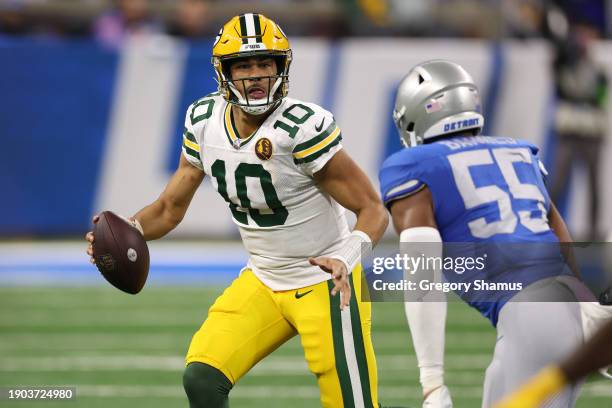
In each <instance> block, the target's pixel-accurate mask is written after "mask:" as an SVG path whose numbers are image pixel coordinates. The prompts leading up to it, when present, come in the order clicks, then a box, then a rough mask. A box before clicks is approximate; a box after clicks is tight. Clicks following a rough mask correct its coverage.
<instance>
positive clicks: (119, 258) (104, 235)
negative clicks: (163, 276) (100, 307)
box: [93, 211, 149, 295]
mask: <svg viewBox="0 0 612 408" xmlns="http://www.w3.org/2000/svg"><path fill="white" fill-rule="evenodd" d="M93 236H94V241H93V257H94V259H95V262H96V266H97V267H98V270H99V271H100V273H101V274H102V275H103V276H104V277H105V278H106V280H107V281H108V282H110V284H111V285H113V286H114V287H116V288H117V289H120V290H122V291H124V292H127V293H131V294H133V295H135V294H136V293H138V292H140V291H141V290H142V288H143V286H144V285H145V282H146V281H147V276H148V274H149V248H148V247H147V242H146V241H145V240H144V237H143V236H142V234H141V233H140V231H139V230H138V229H137V228H136V227H134V226H132V225H131V224H129V223H128V222H126V220H125V219H124V218H122V217H120V216H118V215H117V214H115V213H113V212H111V211H104V212H102V213H101V214H100V215H99V220H98V222H96V223H95V224H94V229H93Z"/></svg>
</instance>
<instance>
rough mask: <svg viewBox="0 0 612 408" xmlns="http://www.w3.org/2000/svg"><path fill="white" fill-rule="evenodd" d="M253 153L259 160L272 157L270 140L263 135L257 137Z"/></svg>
mask: <svg viewBox="0 0 612 408" xmlns="http://www.w3.org/2000/svg"><path fill="white" fill-rule="evenodd" d="M255 154H256V155H257V157H259V158H260V159H261V160H264V161H265V160H270V157H272V142H271V141H270V139H267V138H265V137H262V138H261V139H259V140H258V141H257V143H256V144H255Z"/></svg>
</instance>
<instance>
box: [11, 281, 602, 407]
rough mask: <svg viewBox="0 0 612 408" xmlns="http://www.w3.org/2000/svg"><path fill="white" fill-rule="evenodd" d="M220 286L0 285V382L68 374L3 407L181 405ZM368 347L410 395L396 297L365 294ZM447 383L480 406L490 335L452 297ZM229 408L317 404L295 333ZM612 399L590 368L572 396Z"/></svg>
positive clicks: (39, 382) (406, 343)
mask: <svg viewBox="0 0 612 408" xmlns="http://www.w3.org/2000/svg"><path fill="white" fill-rule="evenodd" d="M220 291H221V288H219V287H216V288H214V289H211V288H195V287H147V288H145V290H144V291H143V292H142V293H141V294H139V295H137V296H131V295H125V294H123V293H120V292H119V291H117V290H115V289H113V288H110V287H97V286H94V287H84V288H33V287H13V288H2V289H0V386H9V385H20V386H23V385H36V386H43V385H46V386H49V385H71V386H76V389H77V399H76V401H72V402H64V403H52V402H45V403H41V402H36V403H33V402H25V403H24V402H19V403H18V402H14V403H13V402H8V401H6V400H4V401H0V406H2V407H4V406H7V407H10V406H16V407H29V406H32V407H42V406H44V407H57V406H66V407H72V408H77V407H87V408H94V407H104V408H108V407H112V408H124V407H126V408H127V407H149V408H154V407H186V406H187V403H186V398H185V396H184V394H183V389H182V385H181V375H182V369H183V355H184V353H185V351H186V348H187V346H188V344H189V341H190V338H191V335H192V333H193V332H194V331H195V330H196V329H197V328H198V327H199V325H200V324H201V322H202V320H203V319H204V316H205V314H206V311H207V308H208V307H209V305H210V304H211V302H212V301H213V300H214V298H215V297H216V296H217V295H218V294H219V293H220ZM373 313H374V315H373V320H374V346H375V348H376V353H377V358H378V368H379V394H380V396H381V402H382V403H383V404H384V405H392V404H395V405H403V406H412V407H417V406H420V402H419V400H420V398H419V394H420V389H419V386H418V381H417V378H418V376H417V369H416V363H415V357H414V353H413V351H412V347H411V340H410V335H409V333H408V329H407V324H406V321H405V318H404V316H403V309H402V305H401V304H400V303H384V304H382V303H377V304H375V305H374V311H373ZM448 322H449V324H448V329H447V354H446V367H447V371H446V372H447V377H446V378H447V383H448V385H449V386H450V388H451V392H452V394H453V396H454V401H455V406H456V407H458V408H461V407H465V408H467V407H469V408H473V407H479V406H480V398H481V392H482V388H481V387H482V381H483V376H484V370H485V368H486V366H487V365H488V363H489V361H490V357H491V352H492V348H493V344H494V341H495V334H494V331H493V329H492V328H491V327H490V326H489V324H488V323H487V322H486V321H485V320H484V319H483V318H481V317H480V316H479V315H478V314H477V313H476V312H474V311H472V310H470V309H468V308H467V307H466V306H465V305H463V304H460V303H451V304H450V309H449V318H448ZM230 401H231V405H232V406H234V407H253V408H255V407H279V408H280V407H287V406H291V407H292V408H301V407H316V406H318V390H317V388H316V384H315V379H314V377H313V376H312V375H311V374H310V373H309V372H308V370H307V368H306V365H305V363H304V362H303V359H302V351H301V348H300V345H299V342H298V340H297V338H295V339H293V340H291V341H290V342H288V343H287V344H285V345H284V346H283V347H281V348H280V349H279V350H277V351H276V352H275V353H273V354H272V355H271V356H269V357H268V358H267V359H265V360H264V361H263V362H261V363H260V364H258V365H257V366H256V367H255V368H254V369H253V370H252V371H251V372H250V373H249V374H248V375H247V376H246V377H245V378H243V379H242V380H241V381H240V382H239V383H238V385H237V386H236V387H235V388H234V390H233V391H232V393H231V397H230ZM610 406H612V381H607V380H603V379H601V380H600V379H599V378H593V379H591V380H590V381H589V382H588V384H587V385H586V386H585V388H584V391H583V393H582V396H581V398H580V400H579V403H578V407H583V408H586V407H601V408H604V407H610Z"/></svg>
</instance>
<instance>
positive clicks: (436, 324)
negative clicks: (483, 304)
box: [400, 227, 447, 394]
mask: <svg viewBox="0 0 612 408" xmlns="http://www.w3.org/2000/svg"><path fill="white" fill-rule="evenodd" d="M400 249H401V253H402V255H408V256H411V257H421V256H423V255H424V256H425V257H426V258H427V257H434V258H442V238H441V237H440V233H439V232H438V230H437V229H435V228H431V227H416V228H409V229H406V230H404V231H402V233H401V235H400ZM433 269H434V270H430V271H428V272H427V273H428V274H430V275H433V276H431V277H430V278H428V280H430V281H436V282H441V281H442V271H441V270H439V269H436V268H433ZM407 273H409V272H407ZM421 278H423V277H421ZM404 307H405V310H406V318H407V319H408V325H409V326H410V332H411V334H412V342H413V344H414V350H415V352H416V356H417V361H418V365H419V370H420V381H421V386H422V387H423V393H424V394H425V393H427V392H429V391H431V390H432V389H435V388H437V387H440V386H442V385H443V384H444V340H445V326H446V309H447V305H446V297H445V296H443V295H441V294H439V293H428V294H426V295H424V296H422V297H420V301H418V302H406V303H404Z"/></svg>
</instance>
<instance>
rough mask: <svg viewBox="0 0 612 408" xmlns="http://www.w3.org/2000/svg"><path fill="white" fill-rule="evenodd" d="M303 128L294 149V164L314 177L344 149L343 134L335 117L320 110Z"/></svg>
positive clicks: (316, 111) (317, 110)
mask: <svg viewBox="0 0 612 408" xmlns="http://www.w3.org/2000/svg"><path fill="white" fill-rule="evenodd" d="M314 112H315V113H314V115H312V117H310V118H309V119H308V120H307V121H306V123H304V124H303V125H302V127H301V130H300V132H299V133H298V135H297V137H296V139H297V140H296V144H295V146H294V148H293V151H292V154H293V162H294V163H295V164H296V165H298V166H299V167H300V168H302V170H304V172H305V173H306V174H308V175H310V176H312V175H313V174H314V173H316V172H317V171H319V170H321V169H322V168H323V166H325V164H326V163H327V162H328V161H329V159H331V158H332V157H333V156H334V154H336V153H337V152H338V151H339V150H340V149H342V144H341V143H340V142H341V140H342V133H341V131H340V128H339V127H338V125H337V124H336V120H335V119H334V116H333V115H332V114H331V113H330V112H328V111H326V110H324V109H322V108H318V109H316V110H315V111H314Z"/></svg>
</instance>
